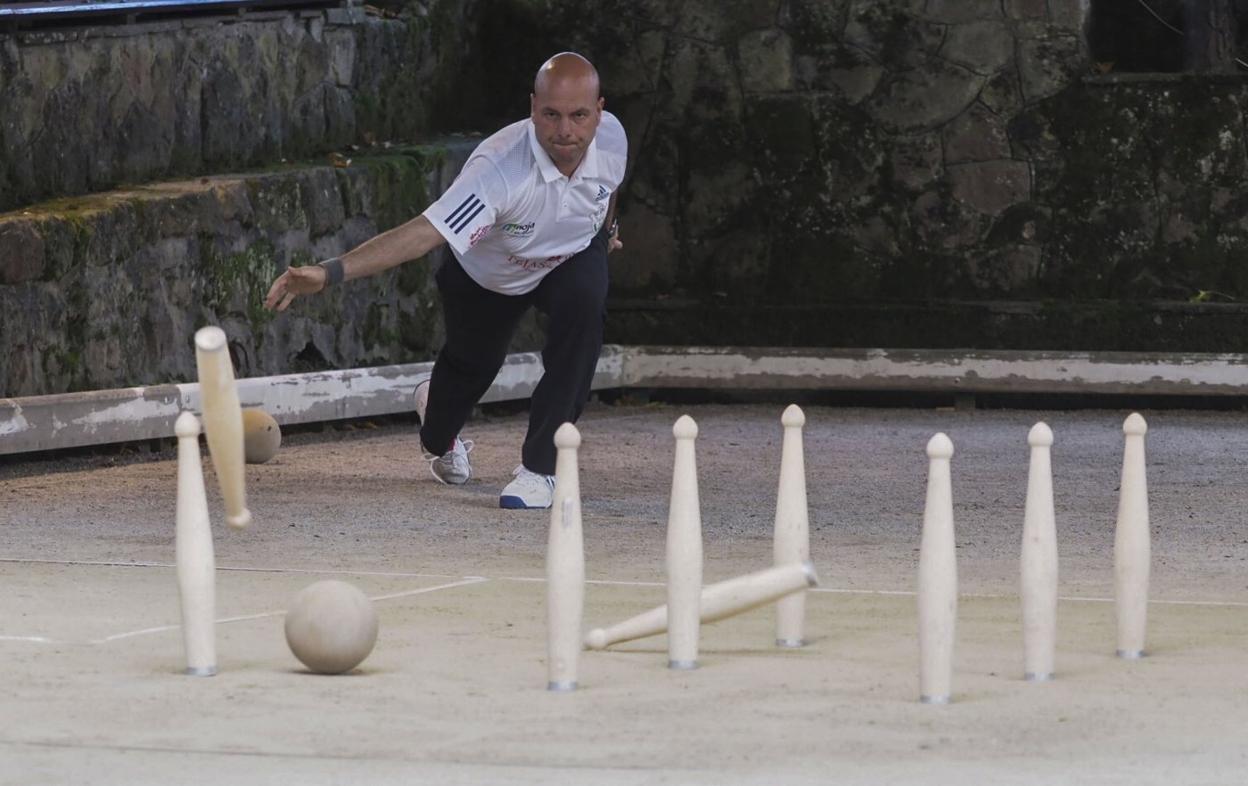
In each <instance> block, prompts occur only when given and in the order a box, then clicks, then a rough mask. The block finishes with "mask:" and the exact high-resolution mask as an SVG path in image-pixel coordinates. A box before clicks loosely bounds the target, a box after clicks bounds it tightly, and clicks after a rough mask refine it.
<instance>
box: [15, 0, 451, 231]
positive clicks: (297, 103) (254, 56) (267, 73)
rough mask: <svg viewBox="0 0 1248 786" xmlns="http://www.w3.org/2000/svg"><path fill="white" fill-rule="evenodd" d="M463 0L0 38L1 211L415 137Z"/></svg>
mask: <svg viewBox="0 0 1248 786" xmlns="http://www.w3.org/2000/svg"><path fill="white" fill-rule="evenodd" d="M471 6H472V3H458V2H432V3H430V4H429V5H428V7H425V6H413V13H411V14H408V15H406V16H405V17H404V18H402V19H399V18H381V17H377V16H371V15H368V14H365V12H364V11H363V10H361V9H360V8H359V7H355V8H352V9H349V10H348V9H332V10H329V11H309V12H303V13H295V12H274V13H262V14H250V15H248V16H245V17H238V16H235V17H233V18H229V17H224V18H223V17H207V18H203V17H191V18H187V19H185V20H175V21H164V22H150V23H142V24H137V25H122V26H89V27H82V28H77V29H64V30H60V29H56V30H50V31H42V32H41V31H32V32H25V33H17V34H0V107H3V108H4V112H3V118H0V210H5V209H11V208H14V207H18V206H21V205H27V204H31V203H33V202H37V201H39V200H42V199H47V198H52V197H59V196H67V195H73V194H81V193H87V192H91V191H102V190H106V189H109V188H112V187H114V186H116V185H117V184H119V183H140V182H146V181H150V180H155V179H161V178H169V177H174V176H184V175H195V174H201V173H210V172H225V171H234V170H236V169H238V168H240V167H247V166H255V165H263V164H273V163H277V162H278V161H281V160H282V159H288V160H295V159H298V158H304V157H307V156H309V155H313V154H317V153H323V152H326V151H330V150H335V149H338V148H342V147H344V146H347V145H349V144H359V145H366V144H368V143H370V142H382V141H386V140H411V139H414V138H415V137H416V136H417V135H418V134H420V133H422V132H424V131H427V130H428V129H429V128H430V126H431V122H430V115H431V113H432V111H433V109H432V108H433V107H434V106H435V105H437V104H438V102H439V101H442V100H443V99H442V98H441V97H440V95H441V92H442V91H444V90H446V89H448V86H449V83H450V81H451V80H449V79H448V78H446V76H445V74H446V73H455V72H456V71H457V70H458V68H459V66H458V57H459V51H460V47H459V40H458V38H459V37H458V35H457V34H456V33H455V32H454V31H456V30H458V29H459V28H460V27H461V26H462V24H463V23H462V21H461V19H460V17H461V15H462V14H464V13H466V11H467V9H469V8H471ZM447 31H450V32H449V33H448V32H447Z"/></svg>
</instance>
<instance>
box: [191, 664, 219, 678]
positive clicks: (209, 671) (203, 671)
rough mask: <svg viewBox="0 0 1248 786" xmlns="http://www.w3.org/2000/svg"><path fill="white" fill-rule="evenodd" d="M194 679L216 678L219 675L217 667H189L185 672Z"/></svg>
mask: <svg viewBox="0 0 1248 786" xmlns="http://www.w3.org/2000/svg"><path fill="white" fill-rule="evenodd" d="M183 673H185V674H189V675H190V676H192V677H215V676H216V675H217V667H216V666H187V667H186V671H185V672H183Z"/></svg>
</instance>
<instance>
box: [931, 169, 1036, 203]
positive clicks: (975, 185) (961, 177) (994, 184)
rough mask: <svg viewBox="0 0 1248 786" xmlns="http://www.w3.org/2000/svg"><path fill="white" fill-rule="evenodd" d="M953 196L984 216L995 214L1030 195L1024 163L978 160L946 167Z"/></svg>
mask: <svg viewBox="0 0 1248 786" xmlns="http://www.w3.org/2000/svg"><path fill="white" fill-rule="evenodd" d="M947 171H948V177H949V183H950V185H951V186H952V189H953V197H954V199H957V200H958V201H959V202H962V203H963V204H965V205H968V206H970V207H971V208H973V209H975V210H976V211H978V212H980V213H984V214H986V215H990V216H992V215H997V214H998V213H1001V212H1002V211H1004V210H1005V209H1006V208H1008V207H1011V206H1012V205H1016V204H1018V203H1019V202H1022V201H1024V200H1026V199H1028V198H1029V197H1030V196H1031V169H1030V167H1028V165H1027V163H1026V162H1025V161H982V162H976V163H970V164H953V165H950V166H949V167H948V168H947Z"/></svg>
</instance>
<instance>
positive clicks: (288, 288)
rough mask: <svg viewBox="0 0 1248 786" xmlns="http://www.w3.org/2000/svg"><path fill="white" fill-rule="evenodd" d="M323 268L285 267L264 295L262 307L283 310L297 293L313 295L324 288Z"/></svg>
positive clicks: (324, 276)
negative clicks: (284, 270)
mask: <svg viewBox="0 0 1248 786" xmlns="http://www.w3.org/2000/svg"><path fill="white" fill-rule="evenodd" d="M325 278H326V273H325V268H323V267H321V266H319V265H304V266H303V267H292V268H287V269H286V272H285V273H283V274H281V275H280V276H278V277H277V280H275V281H274V282H273V286H271V287H269V294H268V295H265V298H264V307H265V308H267V309H272V310H275V311H285V310H286V308H287V307H288V306H289V305H290V304H291V303H292V302H293V301H294V299H295V298H296V297H298V296H299V295H314V294H316V293H317V292H320V291H321V290H322V289H324V288H325Z"/></svg>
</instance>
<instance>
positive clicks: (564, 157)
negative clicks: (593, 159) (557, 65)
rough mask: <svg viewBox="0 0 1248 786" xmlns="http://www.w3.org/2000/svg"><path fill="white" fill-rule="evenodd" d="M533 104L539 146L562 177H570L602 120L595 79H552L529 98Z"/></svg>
mask: <svg viewBox="0 0 1248 786" xmlns="http://www.w3.org/2000/svg"><path fill="white" fill-rule="evenodd" d="M530 104H531V107H532V113H533V125H534V127H535V130H536V131H537V141H538V144H540V145H541V146H542V149H543V150H545V151H546V154H547V155H549V156H550V158H551V160H552V161H554V162H555V166H557V167H559V170H560V171H561V172H563V174H565V175H571V174H572V173H573V172H574V171H576V167H577V166H578V165H579V164H580V163H581V159H582V158H583V157H584V156H585V151H586V150H587V149H588V148H589V143H590V142H592V141H593V139H594V133H595V132H596V131H597V130H598V121H599V120H601V119H602V105H603V101H602V98H600V97H599V96H598V85H597V83H596V80H593V79H575V80H573V79H561V80H553V79H552V80H550V82H548V83H547V84H544V85H542V87H541V90H540V92H537V93H534V94H533V95H532V96H531V97H530Z"/></svg>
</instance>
